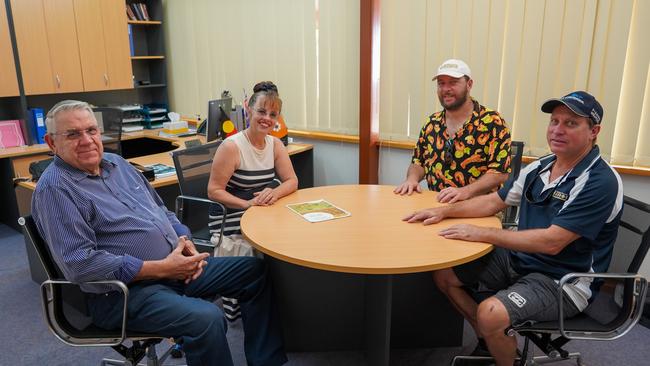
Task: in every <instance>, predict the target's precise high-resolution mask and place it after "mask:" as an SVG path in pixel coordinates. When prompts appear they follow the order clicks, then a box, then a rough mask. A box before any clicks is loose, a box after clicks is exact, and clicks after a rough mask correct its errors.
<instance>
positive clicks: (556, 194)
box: [553, 191, 569, 201]
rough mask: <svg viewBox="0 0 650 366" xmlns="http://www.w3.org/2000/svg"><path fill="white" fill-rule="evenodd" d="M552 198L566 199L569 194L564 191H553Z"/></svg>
mask: <svg viewBox="0 0 650 366" xmlns="http://www.w3.org/2000/svg"><path fill="white" fill-rule="evenodd" d="M553 198H555V199H558V200H560V201H566V200H568V199H569V195H568V194H566V193H564V192H560V191H554V192H553Z"/></svg>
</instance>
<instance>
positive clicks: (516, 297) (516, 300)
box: [508, 291, 526, 308]
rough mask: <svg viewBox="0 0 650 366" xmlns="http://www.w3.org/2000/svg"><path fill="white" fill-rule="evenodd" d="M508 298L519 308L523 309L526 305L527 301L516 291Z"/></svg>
mask: <svg viewBox="0 0 650 366" xmlns="http://www.w3.org/2000/svg"><path fill="white" fill-rule="evenodd" d="M508 298H509V299H510V301H512V302H514V303H515V305H517V307H519V308H523V307H524V305H526V299H524V297H523V296H521V295H519V294H518V293H516V292H514V291H513V292H511V293H509V294H508Z"/></svg>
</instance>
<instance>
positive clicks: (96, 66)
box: [74, 0, 126, 91]
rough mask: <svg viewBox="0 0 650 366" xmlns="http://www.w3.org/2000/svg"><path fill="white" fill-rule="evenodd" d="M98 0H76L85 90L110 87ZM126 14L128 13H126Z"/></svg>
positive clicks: (76, 17)
mask: <svg viewBox="0 0 650 366" xmlns="http://www.w3.org/2000/svg"><path fill="white" fill-rule="evenodd" d="M97 5H98V4H97V2H95V1H88V0H75V1H74V11H75V15H76V16H75V22H76V24H77V36H78V37H77V38H78V40H79V56H80V58H81V71H82V73H83V80H84V90H85V91H94V90H106V89H108V88H109V78H108V67H107V66H106V48H105V44H106V41H105V38H104V30H103V29H102V25H101V24H102V9H101V7H100V6H97ZM125 16H126V15H125Z"/></svg>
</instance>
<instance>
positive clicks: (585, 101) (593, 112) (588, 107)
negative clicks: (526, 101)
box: [542, 91, 603, 124]
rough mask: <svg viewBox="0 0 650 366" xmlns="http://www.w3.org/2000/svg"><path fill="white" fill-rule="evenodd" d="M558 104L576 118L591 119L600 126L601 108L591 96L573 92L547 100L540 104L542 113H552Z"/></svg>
mask: <svg viewBox="0 0 650 366" xmlns="http://www.w3.org/2000/svg"><path fill="white" fill-rule="evenodd" d="M560 104H564V105H565V106H567V108H569V109H570V110H572V111H573V113H575V114H577V115H578V116H582V117H587V118H589V119H591V120H592V121H593V122H594V123H595V124H600V122H601V121H602V120H603V106H601V105H600V103H598V101H597V100H596V98H594V96H593V95H591V94H589V93H587V92H585V91H575V92H573V93H570V94H567V95H565V96H563V97H562V98H553V99H549V100H547V101H546V102H544V104H542V112H545V113H552V112H553V109H555V107H557V106H558V105H560Z"/></svg>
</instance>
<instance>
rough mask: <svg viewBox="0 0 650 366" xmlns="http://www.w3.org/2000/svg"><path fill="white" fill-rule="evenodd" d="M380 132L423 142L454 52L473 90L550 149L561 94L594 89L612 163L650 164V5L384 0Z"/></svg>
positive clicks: (528, 138)
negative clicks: (554, 106)
mask: <svg viewBox="0 0 650 366" xmlns="http://www.w3.org/2000/svg"><path fill="white" fill-rule="evenodd" d="M381 22H382V23H381V27H382V45H381V47H382V59H381V66H382V67H381V84H380V114H379V115H380V135H381V138H382V139H386V140H413V139H415V138H417V135H418V133H419V130H420V128H421V126H422V124H423V123H424V122H425V121H426V118H427V116H428V115H430V114H431V113H433V112H435V111H437V110H440V108H441V107H440V104H439V102H438V100H437V96H436V93H435V84H434V83H433V82H432V81H431V78H432V76H433V74H434V72H435V70H436V68H437V66H438V65H439V64H440V63H441V62H442V61H444V60H445V59H447V58H452V57H453V58H460V59H463V60H465V61H466V62H467V63H468V64H469V65H470V67H471V69H472V74H473V78H474V88H473V90H472V95H473V96H474V97H475V98H476V99H477V100H478V101H479V102H481V103H482V104H484V105H486V106H488V107H491V108H494V109H496V110H498V111H499V112H500V113H501V114H502V116H503V117H504V118H505V119H506V121H507V122H508V124H509V126H510V127H511V130H512V132H513V139H515V140H523V141H525V143H526V154H530V155H536V156H539V155H542V154H545V153H547V152H548V147H547V143H546V126H547V121H548V115H546V114H544V113H542V112H541V111H540V110H539V108H540V105H541V104H542V102H543V101H544V100H546V99H548V98H551V97H558V96H562V95H564V94H566V93H568V92H570V91H573V90H587V91H588V92H590V93H592V94H594V95H595V96H596V98H598V100H599V101H600V102H601V103H602V104H603V107H604V109H605V116H604V122H603V128H602V132H601V134H600V136H599V141H598V143H599V145H600V147H601V151H602V152H603V155H605V156H606V157H608V158H610V157H611V160H612V162H614V163H619V164H626V165H636V166H650V146H648V144H643V143H642V141H643V139H644V136H645V138H647V136H648V133H650V104H648V103H649V102H650V67H649V64H650V47H648V40H647V38H648V35H650V2H649V1H646V0H615V1H614V0H510V1H508V0H491V1H487V0H459V1H445V0H412V1H408V2H404V1H400V0H383V1H382V20H381Z"/></svg>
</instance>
